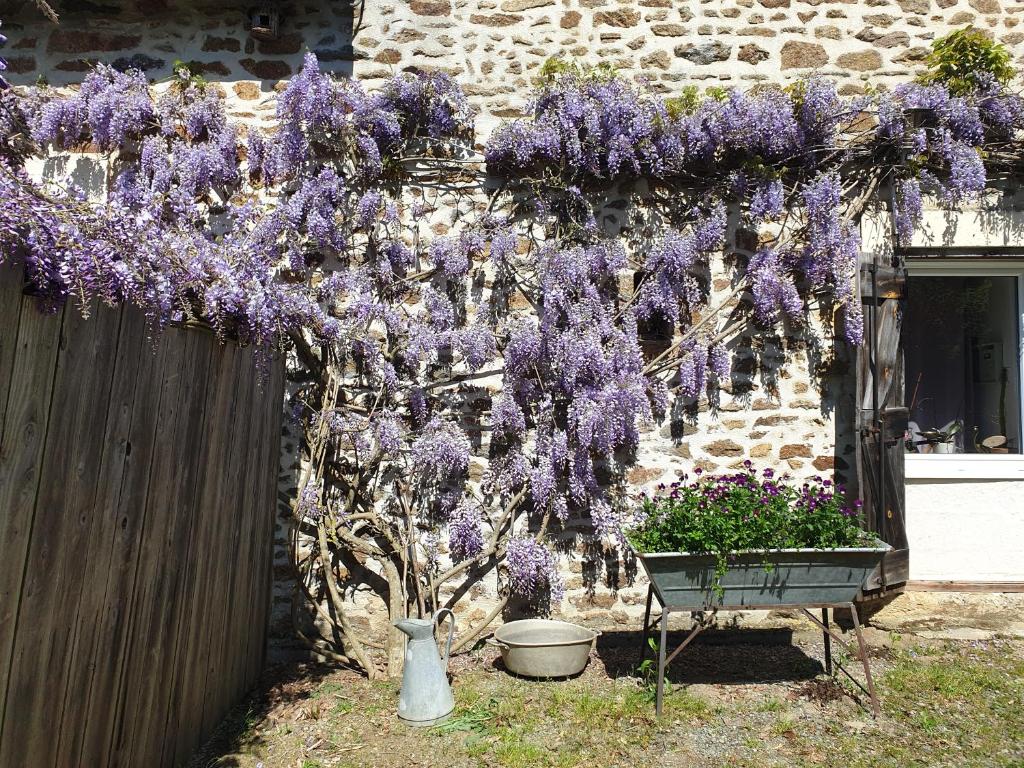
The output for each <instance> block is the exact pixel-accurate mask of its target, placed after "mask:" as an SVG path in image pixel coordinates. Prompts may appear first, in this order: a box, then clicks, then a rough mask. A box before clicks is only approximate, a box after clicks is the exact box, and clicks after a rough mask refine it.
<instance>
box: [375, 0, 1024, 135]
mask: <svg viewBox="0 0 1024 768" xmlns="http://www.w3.org/2000/svg"><path fill="white" fill-rule="evenodd" d="M1022 22H1024V3H1021V2H1012V1H1010V0H866V1H857V0H838V1H837V0H409V1H408V2H403V1H402V0H390V2H388V1H386V0H385V1H383V2H380V1H378V2H368V3H367V8H366V14H365V17H364V25H363V28H362V29H361V30H360V31H359V33H358V34H357V35H356V38H355V49H356V53H357V55H358V56H359V57H360V60H359V61H358V63H357V64H356V74H357V76H358V77H360V78H362V79H371V80H372V79H377V78H382V77H386V76H387V75H388V74H389V73H390V72H391V71H393V70H394V69H401V68H403V67H408V66H418V67H438V68H441V69H444V70H446V71H448V72H450V73H451V74H453V75H457V76H458V77H460V78H462V79H463V80H464V81H465V82H466V83H467V84H468V85H469V89H470V93H471V94H472V95H473V96H474V97H475V99H476V102H477V103H478V104H479V105H480V106H481V107H482V109H483V110H484V111H485V112H486V113H487V114H489V115H496V116H500V117H503V116H512V115H518V114H521V112H522V110H523V107H524V99H523V95H524V93H525V92H526V91H527V90H528V89H529V87H530V78H531V76H532V75H533V74H534V73H535V71H536V69H537V68H538V67H539V66H540V65H541V64H543V62H544V61H545V60H546V59H547V58H548V57H549V56H552V55H555V54H563V55H566V56H571V57H575V58H577V59H579V60H581V61H585V62H588V63H594V64H596V63H598V62H606V63H609V64H612V65H613V66H615V67H616V68H617V69H619V70H620V71H622V72H625V73H628V74H630V75H631V76H634V77H636V78H646V79H647V80H649V81H650V82H651V84H652V86H653V87H654V88H655V89H657V90H659V91H662V92H665V93H671V92H672V91H673V90H675V89H678V88H679V87H680V86H681V85H684V84H688V83H696V84H702V83H704V84H709V85H710V84H713V85H735V86H738V87H741V88H746V87H750V86H752V85H754V84H756V83H758V82H780V81H788V80H793V79H796V78H800V77H805V76H807V75H808V74H810V73H812V72H815V73H819V74H822V75H824V76H827V77H830V78H834V79H836V80H837V81H839V82H841V92H842V93H844V94H853V93H860V92H862V91H863V90H864V89H865V87H867V86H868V85H869V84H870V85H871V86H879V85H893V84H895V83H899V82H903V81H906V80H907V79H909V78H910V77H912V76H913V75H914V73H915V72H916V71H918V70H919V69H920V67H921V66H922V61H923V59H924V57H925V55H926V54H927V53H928V50H929V47H928V46H929V45H930V43H931V41H932V40H934V39H935V38H936V37H938V36H941V35H943V34H945V33H946V32H949V31H950V30H952V29H956V28H959V27H962V26H964V25H966V24H973V25H975V26H976V27H979V28H981V29H984V30H988V31H991V34H992V35H993V37H994V38H995V39H996V40H999V41H1000V42H1002V43H1004V44H1005V45H1007V46H1008V47H1009V48H1010V49H1011V50H1012V51H1013V52H1014V58H1015V60H1016V62H1017V64H1018V65H1020V64H1021V63H1024V24H1022ZM363 57H365V60H364V59H363Z"/></svg>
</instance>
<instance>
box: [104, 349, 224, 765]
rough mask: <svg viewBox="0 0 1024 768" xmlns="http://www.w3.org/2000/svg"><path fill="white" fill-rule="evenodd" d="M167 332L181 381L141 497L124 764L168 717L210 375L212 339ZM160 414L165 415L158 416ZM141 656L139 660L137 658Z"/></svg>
mask: <svg viewBox="0 0 1024 768" xmlns="http://www.w3.org/2000/svg"><path fill="white" fill-rule="evenodd" d="M168 336H174V337H179V338H180V337H182V336H184V341H183V342H181V343H183V346H184V348H185V353H184V359H183V362H182V366H181V369H180V371H179V372H178V374H179V376H178V378H179V381H180V386H179V389H178V397H177V404H176V406H175V407H174V409H173V410H174V412H175V414H176V416H175V417H174V421H173V436H172V435H171V434H169V433H165V434H167V437H168V439H167V441H166V442H164V441H161V442H160V443H159V450H158V451H157V455H156V456H155V457H154V475H153V478H152V479H151V481H150V482H151V485H150V491H149V496H148V499H147V502H146V505H147V511H146V516H147V520H153V521H154V522H155V523H157V524H156V525H153V526H149V525H147V531H152V532H153V536H152V538H151V537H150V536H148V535H147V537H146V538H147V539H148V540H149V542H150V544H151V546H152V549H151V550H150V552H151V553H152V554H153V555H155V556H153V557H147V558H146V562H145V563H144V565H145V566H146V567H147V575H148V579H147V582H144V584H145V586H146V587H148V589H149V599H148V600H145V601H143V604H144V605H145V618H144V619H143V622H142V623H141V624H137V626H136V628H137V629H138V631H137V632H134V642H133V646H132V657H133V662H135V665H134V666H135V669H134V672H135V674H134V675H133V676H132V677H134V678H135V681H134V682H133V681H132V680H131V679H128V680H126V684H127V685H129V686H132V687H137V689H138V698H137V699H136V701H137V702H138V706H137V707H133V706H129V707H128V708H127V711H128V712H131V713H132V716H133V718H134V723H133V728H132V733H131V739H130V741H129V740H126V741H125V742H124V745H125V746H126V747H127V754H128V755H130V756H131V760H130V761H129V762H128V763H126V764H129V765H138V764H140V763H141V764H146V765H153V764H158V763H159V759H160V750H161V744H162V742H163V729H164V727H165V724H166V723H167V711H166V709H167V703H168V698H167V696H166V691H167V689H168V686H169V685H170V684H171V682H172V681H173V679H174V676H175V675H176V673H177V670H175V669H173V667H172V666H171V663H170V662H171V658H172V652H173V643H174V638H175V632H176V627H175V625H174V621H175V618H176V612H177V607H178V606H177V601H178V600H179V599H180V597H181V592H182V588H183V581H184V579H185V576H186V572H187V569H189V568H190V567H192V564H191V563H189V562H188V561H187V547H188V541H189V537H190V536H191V523H192V509H193V505H194V504H195V503H196V496H195V493H196V489H197V486H198V479H199V472H200V466H199V462H197V461H196V460H195V457H196V455H197V454H198V453H199V450H200V447H201V445H202V436H203V429H204V420H205V415H206V408H205V407H204V398H203V396H202V395H201V393H202V392H204V390H205V387H206V383H207V376H208V373H209V368H210V362H211V353H212V346H213V344H212V340H211V339H210V338H209V337H207V336H205V335H202V334H197V333H186V332H184V331H179V330H172V331H169V332H168ZM161 415H163V414H161ZM139 662H141V663H139Z"/></svg>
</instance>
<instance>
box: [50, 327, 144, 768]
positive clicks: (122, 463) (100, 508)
mask: <svg viewBox="0 0 1024 768" xmlns="http://www.w3.org/2000/svg"><path fill="white" fill-rule="evenodd" d="M107 311H108V312H112V310H107ZM146 335H147V334H146V324H145V322H144V320H143V318H142V317H141V316H140V315H139V314H138V313H135V312H126V313H125V314H124V316H123V317H122V322H121V330H120V335H119V337H118V339H117V343H116V351H115V355H114V358H113V360H112V362H111V364H110V370H111V381H112V384H111V388H110V401H109V404H108V405H107V416H106V429H105V431H103V432H102V433H96V434H95V435H94V436H93V442H94V443H96V446H95V447H96V451H97V453H98V454H99V455H100V456H101V459H100V463H99V471H98V472H97V474H96V478H95V481H94V483H95V487H96V493H95V499H94V501H93V506H92V509H91V510H90V513H91V515H92V527H91V529H90V535H89V540H88V542H87V544H86V545H85V552H87V553H88V557H86V558H85V560H84V562H82V563H81V565H80V567H81V582H82V596H81V599H80V600H79V603H78V609H77V614H75V613H73V614H72V615H74V622H75V631H74V633H73V637H74V644H73V646H72V648H71V649H70V659H69V664H68V667H69V673H68V679H67V684H66V686H65V692H64V705H63V708H62V713H61V720H60V723H61V725H60V727H59V734H60V736H59V740H58V744H57V760H56V764H57V765H58V766H64V765H83V764H85V765H88V764H95V763H94V762H91V763H90V762H87V763H83V762H82V756H83V752H84V743H85V739H86V731H87V727H88V726H89V724H90V722H93V723H94V722H95V721H94V719H93V716H94V714H95V713H94V712H93V705H94V704H95V702H94V701H93V700H92V696H91V693H92V686H93V684H94V683H96V682H97V674H99V676H100V677H101V678H102V677H103V676H107V675H109V676H111V677H113V676H114V675H113V670H111V669H110V667H109V666H108V665H107V664H106V663H105V662H106V661H107V660H108V659H111V658H112V656H111V645H112V638H111V636H110V633H109V632H108V631H107V626H108V625H107V623H106V621H105V619H106V617H107V613H106V611H105V608H106V605H107V602H108V599H109V597H110V595H111V594H119V591H120V589H121V585H120V583H119V582H120V581H121V580H122V578H123V576H124V572H123V568H122V566H121V563H122V560H121V553H120V552H119V551H118V549H117V547H118V543H119V536H118V528H119V525H118V522H119V510H118V505H119V502H120V497H121V490H122V487H123V485H124V478H125V473H126V472H127V471H128V467H129V457H130V453H131V427H132V411H133V407H134V404H135V395H136V388H137V385H138V383H139V381H140V380H141V379H143V378H144V376H145V370H146V367H147V366H149V367H152V361H151V358H152V357H153V355H152V354H146V353H147V351H148V352H150V353H152V351H153V350H152V348H151V346H152V345H151V344H150V342H149V341H148V340H147V338H146ZM147 347H149V349H148V350H147ZM158 391H159V390H158ZM96 407H97V409H99V408H100V407H101V404H100V403H97V404H96ZM125 525H127V521H125ZM66 610H69V611H70V610H71V608H70V606H69V607H68V608H67V609H66ZM101 684H102V683H101ZM112 700H113V696H112V695H109V694H108V695H107V697H106V698H105V700H103V701H102V703H101V704H100V706H101V707H103V708H104V709H107V710H109V709H110V708H111V707H110V705H109V703H108V702H111V701H112Z"/></svg>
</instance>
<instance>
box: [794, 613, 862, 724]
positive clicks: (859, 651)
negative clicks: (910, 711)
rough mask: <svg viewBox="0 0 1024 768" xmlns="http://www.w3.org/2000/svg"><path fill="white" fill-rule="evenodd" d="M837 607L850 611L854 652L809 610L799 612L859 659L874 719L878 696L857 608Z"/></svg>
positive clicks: (847, 674)
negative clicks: (854, 639) (854, 644)
mask: <svg viewBox="0 0 1024 768" xmlns="http://www.w3.org/2000/svg"><path fill="white" fill-rule="evenodd" d="M837 605H841V606H842V607H848V608H849V609H850V613H851V614H852V616H853V628H854V630H855V631H856V633H857V650H856V651H855V650H854V649H853V647H852V646H851V645H850V644H849V643H847V642H846V641H845V640H844V639H843V638H841V637H840V636H839V635H837V634H834V633H833V632H832V629H831V628H830V627H827V626H826V625H825V624H824V623H822V621H821V620H820V619H818V617H817V616H815V615H814V614H813V613H811V612H810V611H809V610H807V609H806V608H801V609H800V610H801V611H803V612H804V613H805V614H806V615H807V618H809V619H810V620H811V621H813V622H814V623H815V624H817V625H818V626H819V627H821V628H822V629H823V630H824V631H825V632H827V633H828V634H829V636H830V637H831V638H832V639H833V640H835V641H836V642H837V643H839V644H840V645H841V646H843V647H844V648H845V649H846V650H847V651H849V652H850V654H851V655H855V656H856V657H857V658H858V659H860V663H861V665H863V667H864V677H865V678H866V680H867V684H868V687H867V694H868V696H870V697H871V712H872V714H873V715H874V716H875V717H878V715H879V712H880V710H879V707H878V696H877V695H876V693H875V681H874V679H873V678H872V677H871V662H870V661H869V660H868V649H867V647H866V646H865V645H864V635H863V634H862V633H861V631H860V621H859V620H858V619H857V606H855V605H854V604H853V603H842V604H839V603H837ZM839 669H840V670H842V672H843V673H844V674H845V675H846V676H847V677H849V678H850V679H851V680H853V682H854V683H856V684H857V685H858V686H860V688H861V690H864V686H862V685H860V683H859V682H858V681H857V680H856V679H855V678H853V677H851V676H850V673H849V672H847V671H846V670H845V669H843V668H842V667H839Z"/></svg>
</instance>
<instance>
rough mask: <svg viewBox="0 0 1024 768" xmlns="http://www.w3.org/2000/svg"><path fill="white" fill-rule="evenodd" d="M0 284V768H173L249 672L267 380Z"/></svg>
mask: <svg viewBox="0 0 1024 768" xmlns="http://www.w3.org/2000/svg"><path fill="white" fill-rule="evenodd" d="M21 288H22V285H21V274H20V270H19V271H15V270H14V269H12V268H10V267H3V268H0V434H2V444H0V553H2V554H0V766H22V765H24V766H33V768H49V767H50V766H54V767H56V766H59V767H61V768H63V767H64V766H89V768H103V767H104V766H115V765H116V766H177V765H181V764H183V763H184V762H185V761H186V760H187V759H188V757H189V755H190V754H191V753H192V751H193V750H194V749H195V748H196V747H197V746H198V745H199V744H200V743H201V742H202V740H204V739H205V738H206V737H207V736H208V735H209V734H210V732H211V730H212V728H213V727H214V725H216V723H217V722H219V720H220V719H221V718H222V717H223V716H224V714H225V713H226V711H227V709H228V708H229V707H230V706H231V705H232V704H233V703H234V702H235V701H236V700H237V699H238V698H239V697H240V696H241V695H242V694H244V693H245V691H247V690H248V689H249V688H250V687H252V685H253V684H254V683H255V681H256V679H257V677H258V676H259V673H260V670H261V668H262V665H263V660H264V646H265V638H266V626H267V616H268V611H269V603H270V579H271V564H272V556H271V547H272V539H273V525H274V506H275V496H276V480H277V467H278V451H279V440H280V414H281V402H282V392H283V381H284V375H283V368H282V366H281V365H280V364H278V365H275V366H273V367H272V369H271V371H270V372H269V374H268V375H267V377H266V378H265V379H261V378H260V376H259V375H258V372H257V367H256V365H255V363H254V360H253V354H252V352H251V351H249V350H244V349H239V348H238V347H237V346H235V345H230V344H229V345H221V344H219V343H218V342H217V340H216V339H215V338H213V337H212V336H211V335H210V334H207V333H204V332H201V331H196V330H188V331H186V330H182V329H169V330H167V331H166V332H165V333H164V334H163V335H162V336H161V338H160V339H159V340H153V339H152V338H151V337H150V333H149V331H148V329H147V327H146V323H145V320H144V318H143V316H142V314H141V313H140V312H138V311H137V310H134V309H130V308H128V309H118V310H114V309H108V308H104V307H99V308H95V309H94V311H93V313H92V317H90V318H89V319H88V320H83V319H82V318H81V316H80V314H79V312H78V311H77V309H74V308H69V309H66V310H64V311H62V312H60V313H57V314H53V315H44V314H41V313H40V312H39V310H38V309H37V306H36V300H35V299H34V298H32V297H30V296H23V295H22V290H21Z"/></svg>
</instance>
